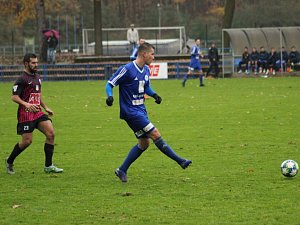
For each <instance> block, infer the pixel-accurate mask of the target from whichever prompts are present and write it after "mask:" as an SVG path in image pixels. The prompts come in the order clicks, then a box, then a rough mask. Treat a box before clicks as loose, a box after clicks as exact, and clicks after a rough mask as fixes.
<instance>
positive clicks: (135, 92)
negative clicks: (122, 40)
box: [108, 61, 150, 119]
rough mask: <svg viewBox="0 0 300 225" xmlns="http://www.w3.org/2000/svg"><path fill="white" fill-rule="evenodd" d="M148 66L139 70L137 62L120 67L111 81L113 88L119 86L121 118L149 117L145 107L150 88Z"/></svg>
mask: <svg viewBox="0 0 300 225" xmlns="http://www.w3.org/2000/svg"><path fill="white" fill-rule="evenodd" d="M149 77H150V70H149V67H148V66H146V65H145V66H144V67H143V68H139V66H138V65H137V64H136V63H135V61H133V62H130V63H128V64H126V65H125V66H123V67H120V68H119V69H118V70H117V72H116V73H115V74H114V75H113V76H112V77H111V78H110V79H109V81H108V83H110V84H111V85H112V86H114V87H115V86H117V85H119V98H120V102H119V103H120V118H121V119H130V118H133V117H136V116H140V115H147V111H146V107H145V105H144V94H145V89H146V88H147V87H149V86H150V80H149Z"/></svg>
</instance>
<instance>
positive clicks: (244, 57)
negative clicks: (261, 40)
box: [238, 47, 250, 74]
mask: <svg viewBox="0 0 300 225" xmlns="http://www.w3.org/2000/svg"><path fill="white" fill-rule="evenodd" d="M249 60H250V55H249V51H248V47H245V48H244V52H243V54H242V59H241V61H240V62H239V67H238V73H242V65H245V66H246V70H245V73H246V74H249V71H248V64H249Z"/></svg>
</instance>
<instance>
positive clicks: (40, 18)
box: [36, 0, 47, 62]
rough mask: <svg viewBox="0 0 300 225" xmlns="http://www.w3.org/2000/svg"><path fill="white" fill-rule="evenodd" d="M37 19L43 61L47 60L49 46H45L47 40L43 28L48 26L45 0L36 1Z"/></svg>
mask: <svg viewBox="0 0 300 225" xmlns="http://www.w3.org/2000/svg"><path fill="white" fill-rule="evenodd" d="M36 15H37V16H36V20H37V30H38V34H39V35H38V37H39V39H38V40H39V46H40V47H39V52H40V59H41V61H43V62H45V61H47V47H46V46H45V41H44V39H43V35H42V34H43V30H44V29H45V28H46V20H45V2H44V0H37V1H36Z"/></svg>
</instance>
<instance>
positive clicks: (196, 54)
mask: <svg viewBox="0 0 300 225" xmlns="http://www.w3.org/2000/svg"><path fill="white" fill-rule="evenodd" d="M200 44H201V40H200V38H196V39H195V45H194V46H193V47H192V50H191V61H190V65H189V68H188V69H189V70H188V73H187V74H186V75H185V76H184V78H183V81H182V87H185V83H186V81H187V79H188V76H189V75H191V74H192V73H193V71H196V70H197V74H198V75H199V80H200V87H203V86H204V84H203V71H202V67H201V64H200V61H199V59H200V57H201V58H203V55H202V53H201V51H200Z"/></svg>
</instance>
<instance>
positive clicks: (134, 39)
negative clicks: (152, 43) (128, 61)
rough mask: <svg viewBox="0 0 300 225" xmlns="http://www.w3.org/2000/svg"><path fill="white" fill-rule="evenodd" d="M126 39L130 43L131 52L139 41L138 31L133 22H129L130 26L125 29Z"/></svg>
mask: <svg viewBox="0 0 300 225" xmlns="http://www.w3.org/2000/svg"><path fill="white" fill-rule="evenodd" d="M127 40H128V41H129V44H130V52H132V51H133V49H134V48H135V46H136V44H137V43H138V41H139V33H138V31H137V29H136V28H135V27H134V24H130V28H129V29H128V30H127Z"/></svg>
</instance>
